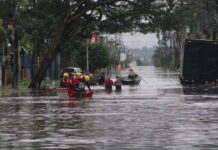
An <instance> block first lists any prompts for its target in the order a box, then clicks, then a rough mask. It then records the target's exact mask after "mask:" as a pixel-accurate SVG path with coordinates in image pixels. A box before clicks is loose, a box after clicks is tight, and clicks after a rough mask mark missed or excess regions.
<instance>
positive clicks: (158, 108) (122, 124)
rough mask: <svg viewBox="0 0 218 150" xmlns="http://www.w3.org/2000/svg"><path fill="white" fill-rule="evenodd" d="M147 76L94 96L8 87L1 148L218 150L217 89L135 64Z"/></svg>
mask: <svg viewBox="0 0 218 150" xmlns="http://www.w3.org/2000/svg"><path fill="white" fill-rule="evenodd" d="M135 71H136V72H137V73H138V74H139V75H141V77H142V78H143V80H142V81H141V83H140V84H139V85H138V86H123V87H122V92H120V93H118V92H115V91H113V92H112V93H106V92H105V91H104V90H103V87H101V86H95V87H93V90H94V91H95V94H94V95H93V98H91V99H79V100H69V99H68V98H67V97H63V96H58V95H57V93H56V92H54V91H53V92H50V91H30V90H26V89H21V90H19V91H13V90H2V91H1V97H0V149H1V150H3V149H10V150H12V149H15V150H17V149H22V150H24V149H27V150H31V149H34V150H51V149H61V150H74V149H75V150H124V149H125V150H126V149H129V150H133V149H136V150H139V149H141V150H216V149H218V86H214V85H192V86H188V85H186V86H182V85H180V83H179V80H178V75H177V73H175V72H170V71H165V70H161V69H157V68H154V67H137V68H135Z"/></svg>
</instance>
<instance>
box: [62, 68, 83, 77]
mask: <svg viewBox="0 0 218 150" xmlns="http://www.w3.org/2000/svg"><path fill="white" fill-rule="evenodd" d="M66 72H67V73H69V75H70V76H72V75H74V74H75V73H77V72H79V73H81V72H82V69H81V68H78V67H67V68H64V69H63V70H62V71H61V77H62V76H63V74H64V73H66Z"/></svg>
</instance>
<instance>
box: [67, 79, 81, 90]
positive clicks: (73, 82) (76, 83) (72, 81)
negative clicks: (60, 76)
mask: <svg viewBox="0 0 218 150" xmlns="http://www.w3.org/2000/svg"><path fill="white" fill-rule="evenodd" d="M69 84H70V85H72V86H73V87H74V88H78V87H79V81H78V80H77V79H75V78H70V82H69Z"/></svg>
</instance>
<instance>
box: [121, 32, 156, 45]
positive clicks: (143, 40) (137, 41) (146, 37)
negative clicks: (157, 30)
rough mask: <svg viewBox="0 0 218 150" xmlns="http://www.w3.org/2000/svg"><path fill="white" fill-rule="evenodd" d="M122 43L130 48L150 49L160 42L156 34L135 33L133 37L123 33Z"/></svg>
mask: <svg viewBox="0 0 218 150" xmlns="http://www.w3.org/2000/svg"><path fill="white" fill-rule="evenodd" d="M122 41H123V44H124V45H125V46H126V47H128V48H142V47H148V48H150V47H153V46H155V45H157V41H158V40H157V38H156V35H155V34H142V33H135V34H133V35H131V34H130V33H123V34H122Z"/></svg>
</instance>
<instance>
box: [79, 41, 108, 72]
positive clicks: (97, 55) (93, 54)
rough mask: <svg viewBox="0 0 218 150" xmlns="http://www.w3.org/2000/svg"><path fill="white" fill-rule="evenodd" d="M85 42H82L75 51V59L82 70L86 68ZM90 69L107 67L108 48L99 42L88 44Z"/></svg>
mask: <svg viewBox="0 0 218 150" xmlns="http://www.w3.org/2000/svg"><path fill="white" fill-rule="evenodd" d="M86 50H87V44H86V43H82V44H81V46H79V49H77V50H76V52H75V59H76V60H75V61H76V63H77V64H78V65H79V67H81V68H82V69H83V70H86ZM88 51H89V67H90V71H94V70H96V69H100V68H104V67H107V66H108V65H109V63H110V56H109V52H108V49H107V48H106V47H105V46H104V45H103V44H101V43H95V44H88Z"/></svg>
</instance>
